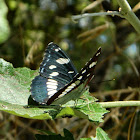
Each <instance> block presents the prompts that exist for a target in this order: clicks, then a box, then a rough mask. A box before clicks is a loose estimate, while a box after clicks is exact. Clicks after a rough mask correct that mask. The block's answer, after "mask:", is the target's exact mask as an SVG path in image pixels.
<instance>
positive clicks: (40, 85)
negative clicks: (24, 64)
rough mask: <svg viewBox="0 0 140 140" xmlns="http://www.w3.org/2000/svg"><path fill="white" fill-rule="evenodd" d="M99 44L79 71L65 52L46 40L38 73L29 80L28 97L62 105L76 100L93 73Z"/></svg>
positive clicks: (42, 103) (43, 102) (99, 52)
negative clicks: (29, 90) (46, 43)
mask: <svg viewBox="0 0 140 140" xmlns="http://www.w3.org/2000/svg"><path fill="white" fill-rule="evenodd" d="M100 54H101V48H99V49H98V50H97V52H96V53H95V55H94V56H93V57H92V58H91V59H90V60H89V62H87V63H86V64H85V66H84V67H83V68H82V69H81V71H80V72H79V73H78V72H77V70H76V68H75V67H74V65H73V63H72V61H71V60H70V58H69V57H68V56H67V55H66V53H65V52H64V51H63V50H62V49H61V48H60V47H59V46H58V45H56V44H54V43H53V42H51V43H49V44H48V46H47V48H46V50H45V54H44V58H43V61H42V63H41V64H40V69H39V75H38V76H36V77H35V78H34V79H33V80H32V84H31V98H32V99H33V100H34V101H35V102H37V103H39V104H41V105H62V104H65V103H67V102H68V101H70V100H77V99H78V98H79V97H80V96H81V95H82V94H83V93H84V92H85V90H86V86H87V84H88V82H89V81H90V80H91V79H92V78H93V77H94V74H93V72H94V69H95V66H96V63H97V59H98V56H99V55H100Z"/></svg>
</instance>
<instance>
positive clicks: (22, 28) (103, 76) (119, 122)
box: [0, 0, 140, 140]
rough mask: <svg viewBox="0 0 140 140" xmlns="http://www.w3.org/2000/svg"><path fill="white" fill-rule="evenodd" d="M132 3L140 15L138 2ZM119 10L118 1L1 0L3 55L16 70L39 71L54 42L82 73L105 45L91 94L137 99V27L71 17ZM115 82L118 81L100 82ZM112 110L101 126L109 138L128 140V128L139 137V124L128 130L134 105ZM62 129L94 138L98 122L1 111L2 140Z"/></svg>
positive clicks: (109, 19) (111, 20) (102, 97)
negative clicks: (38, 117) (34, 117)
mask: <svg viewBox="0 0 140 140" xmlns="http://www.w3.org/2000/svg"><path fill="white" fill-rule="evenodd" d="M95 2H98V4H96V3H95ZM128 2H129V4H130V6H131V7H132V8H133V10H134V12H135V14H136V15H137V16H138V17H140V9H139V7H138V2H139V0H135V1H131V0H129V1H128ZM118 9H119V5H118V4H117V1H116V0H112V1H109V0H108V1H107V0H106V1H101V0H98V1H92V0H59V1H58V0H38V1H35V0H18V1H17V0H1V1H0V57H1V58H3V59H5V60H6V61H8V62H11V63H12V64H13V66H14V67H29V68H31V69H33V70H35V69H38V68H39V65H40V62H41V61H42V58H43V52H44V50H45V48H46V46H47V44H48V43H49V42H51V41H53V42H54V43H56V44H58V45H59V46H60V47H61V48H62V49H63V50H65V51H66V52H67V54H68V55H69V56H70V58H71V59H72V61H73V63H74V65H75V67H76V68H77V69H78V71H79V70H80V69H81V68H82V67H83V66H84V64H85V63H86V61H88V60H89V59H90V57H92V56H93V54H94V53H95V51H96V50H97V48H98V47H100V46H101V47H102V54H101V57H100V59H99V62H98V65H97V68H96V71H95V73H96V76H95V78H94V79H93V80H92V81H91V82H90V84H89V85H90V92H91V94H92V95H93V96H95V97H96V98H98V99H99V101H118V100H139V99H140V97H139V96H140V93H139V92H138V91H137V90H136V89H137V88H138V87H139V84H140V83H139V82H140V80H139V79H140V75H139V71H140V36H139V35H138V34H137V32H136V31H135V30H134V28H133V27H132V26H131V25H130V24H129V23H128V22H127V21H126V20H125V19H122V18H120V17H117V16H114V17H112V16H96V17H86V18H82V19H80V20H77V21H73V20H72V18H71V17H72V16H73V15H78V14H81V13H82V12H86V13H97V12H103V11H104V12H105V11H108V10H110V11H118ZM114 78H115V79H116V80H115V81H111V82H102V81H104V80H110V79H114ZM110 111H111V112H110V113H109V114H107V115H106V116H105V122H104V123H103V124H100V126H101V127H102V128H103V129H104V130H105V131H106V132H107V133H108V134H109V136H110V138H112V139H113V140H114V139H119V140H120V139H126V138H127V135H128V128H129V127H132V128H133V127H134V128H135V129H134V130H135V138H136V139H137V138H139V137H140V126H136V125H135V126H133V125H132V126H130V119H131V118H132V116H133V113H135V112H136V108H135V107H131V108H112V109H110ZM135 116H136V117H133V118H134V122H135V121H136V122H140V117H139V116H140V113H139V111H137V113H136V115H135ZM134 122H133V124H134ZM79 124H80V126H79ZM85 126H86V127H85ZM64 127H65V128H67V129H69V130H70V131H71V132H72V133H73V134H74V137H75V138H76V139H79V138H80V137H90V136H94V135H95V124H93V123H89V122H88V120H82V119H78V118H75V117H73V118H71V119H69V118H63V119H58V120H55V121H51V120H49V121H38V120H29V119H24V118H20V117H16V116H13V115H9V114H7V113H4V112H1V113H0V130H1V131H0V139H5V140H13V139H20V140H25V139H34V136H33V134H35V133H37V130H36V129H46V130H49V131H52V132H55V133H61V132H62V130H63V128H64Z"/></svg>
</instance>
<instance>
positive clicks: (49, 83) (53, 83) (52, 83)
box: [46, 82, 58, 85]
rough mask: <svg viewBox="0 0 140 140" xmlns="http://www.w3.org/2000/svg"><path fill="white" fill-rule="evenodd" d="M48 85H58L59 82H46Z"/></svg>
mask: <svg viewBox="0 0 140 140" xmlns="http://www.w3.org/2000/svg"><path fill="white" fill-rule="evenodd" d="M46 84H47V85H58V83H57V82H56V83H55V82H46Z"/></svg>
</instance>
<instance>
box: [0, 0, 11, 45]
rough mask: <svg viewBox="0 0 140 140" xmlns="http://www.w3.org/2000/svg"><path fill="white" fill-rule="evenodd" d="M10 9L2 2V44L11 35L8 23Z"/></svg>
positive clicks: (0, 15) (0, 31) (0, 35)
mask: <svg viewBox="0 0 140 140" xmlns="http://www.w3.org/2000/svg"><path fill="white" fill-rule="evenodd" d="M7 12H8V8H7V6H6V4H5V2H4V0H1V1H0V43H3V42H4V41H6V40H7V38H8V37H9V34H10V28H9V24H8V21H7V17H6V16H7Z"/></svg>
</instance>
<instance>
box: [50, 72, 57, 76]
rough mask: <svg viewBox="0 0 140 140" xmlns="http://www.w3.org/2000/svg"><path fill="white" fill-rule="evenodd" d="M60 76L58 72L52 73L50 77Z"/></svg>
mask: <svg viewBox="0 0 140 140" xmlns="http://www.w3.org/2000/svg"><path fill="white" fill-rule="evenodd" d="M58 75H59V73H58V72H52V73H51V74H50V76H58Z"/></svg>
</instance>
